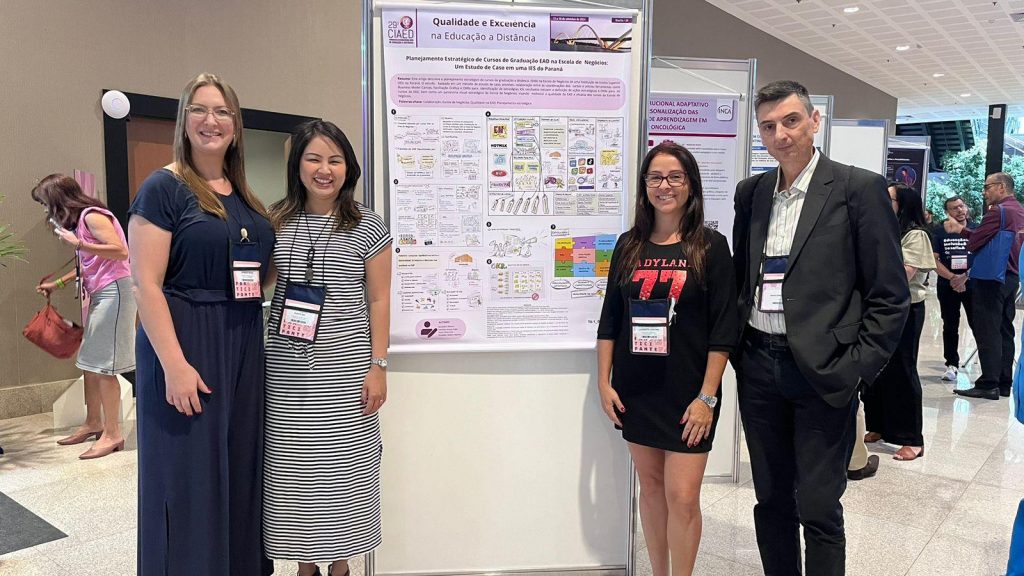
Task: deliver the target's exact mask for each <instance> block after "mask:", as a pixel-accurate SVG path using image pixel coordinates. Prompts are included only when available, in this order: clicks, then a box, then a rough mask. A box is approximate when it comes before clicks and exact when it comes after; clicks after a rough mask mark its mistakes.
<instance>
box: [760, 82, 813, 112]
mask: <svg viewBox="0 0 1024 576" xmlns="http://www.w3.org/2000/svg"><path fill="white" fill-rule="evenodd" d="M791 94H796V97H797V98H799V99H800V101H801V102H803V103H804V108H807V114H808V115H810V114H813V113H814V104H811V96H810V94H808V93H807V88H805V87H804V85H803V84H801V83H799V82H797V81H795V80H776V81H775V82H771V83H769V84H766V85H764V86H762V87H761V89H760V90H758V91H757V94H755V95H754V110H755V111H756V110H757V109H758V108H760V107H761V104H766V103H768V102H778V101H779V100H784V99H786V98H789V96H790V95H791Z"/></svg>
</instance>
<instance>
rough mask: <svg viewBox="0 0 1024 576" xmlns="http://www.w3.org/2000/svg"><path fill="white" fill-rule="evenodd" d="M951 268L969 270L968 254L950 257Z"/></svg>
mask: <svg viewBox="0 0 1024 576" xmlns="http://www.w3.org/2000/svg"><path fill="white" fill-rule="evenodd" d="M950 269H952V270H967V256H952V257H951V258H950Z"/></svg>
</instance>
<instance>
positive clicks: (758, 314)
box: [750, 149, 821, 334]
mask: <svg viewBox="0 0 1024 576" xmlns="http://www.w3.org/2000/svg"><path fill="white" fill-rule="evenodd" d="M820 158H821V153H820V152H818V150H817V149H815V150H814V156H811V161H810V162H808V163H807V166H804V169H803V170H801V171H800V174H798V175H797V177H796V178H794V179H793V182H792V183H791V184H790V186H789V188H786V189H785V190H779V184H780V183H781V182H780V180H781V178H782V168H781V167H780V168H779V177H778V179H776V181H775V195H774V197H773V199H772V214H771V218H770V219H769V220H768V237H767V239H766V242H765V247H764V255H765V257H767V258H772V257H776V256H789V251H790V249H791V248H792V247H793V235H794V234H795V233H796V225H797V222H799V221H800V212H802V211H803V208H804V199H805V198H807V187H808V186H810V184H811V177H813V176H814V169H815V168H816V167H817V166H818V160H819V159H820ZM761 265H762V266H764V263H763V262H762V263H761ZM759 274H760V272H759ZM757 280H758V284H759V285H760V278H758V279H757ZM760 297H761V295H760V290H758V289H756V287H755V290H754V307H753V310H751V312H750V325H751V326H752V327H754V328H755V329H757V330H760V331H761V332H767V333H768V334H785V333H786V317H785V316H784V315H783V313H782V312H762V311H760V310H758V307H759V306H758V305H759V303H760Z"/></svg>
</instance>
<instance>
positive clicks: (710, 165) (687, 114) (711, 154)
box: [647, 92, 739, 241]
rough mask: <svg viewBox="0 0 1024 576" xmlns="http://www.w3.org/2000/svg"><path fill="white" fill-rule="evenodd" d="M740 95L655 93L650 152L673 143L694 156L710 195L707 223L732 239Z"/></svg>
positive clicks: (650, 107) (650, 102)
mask: <svg viewBox="0 0 1024 576" xmlns="http://www.w3.org/2000/svg"><path fill="white" fill-rule="evenodd" d="M738 104H739V102H738V100H737V98H736V96H735V95H728V94H723V95H708V94H684V93H678V92H652V93H651V94H650V95H649V96H648V100H647V146H648V149H650V148H653V147H654V146H657V145H658V144H660V143H661V142H664V141H666V140H670V141H672V142H675V143H677V144H680V145H682V146H684V147H685V148H686V149H687V150H689V151H690V153H691V154H693V157H694V159H695V160H696V161H697V167H698V169H699V170H700V177H701V183H702V184H703V191H704V223H705V224H706V225H707V226H708V227H710V228H712V229H715V230H718V231H719V232H721V233H722V234H723V235H724V236H725V237H726V238H728V239H729V240H730V241H731V240H732V223H733V214H734V210H733V195H734V194H735V193H736V164H737V162H736V152H737V141H738V140H739V138H738V135H739V122H738V119H737V114H736V107H737V106H738Z"/></svg>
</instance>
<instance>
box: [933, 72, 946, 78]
mask: <svg viewBox="0 0 1024 576" xmlns="http://www.w3.org/2000/svg"><path fill="white" fill-rule="evenodd" d="M943 76H945V74H943V73H942V72H936V73H935V74H932V78H942V77H943Z"/></svg>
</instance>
